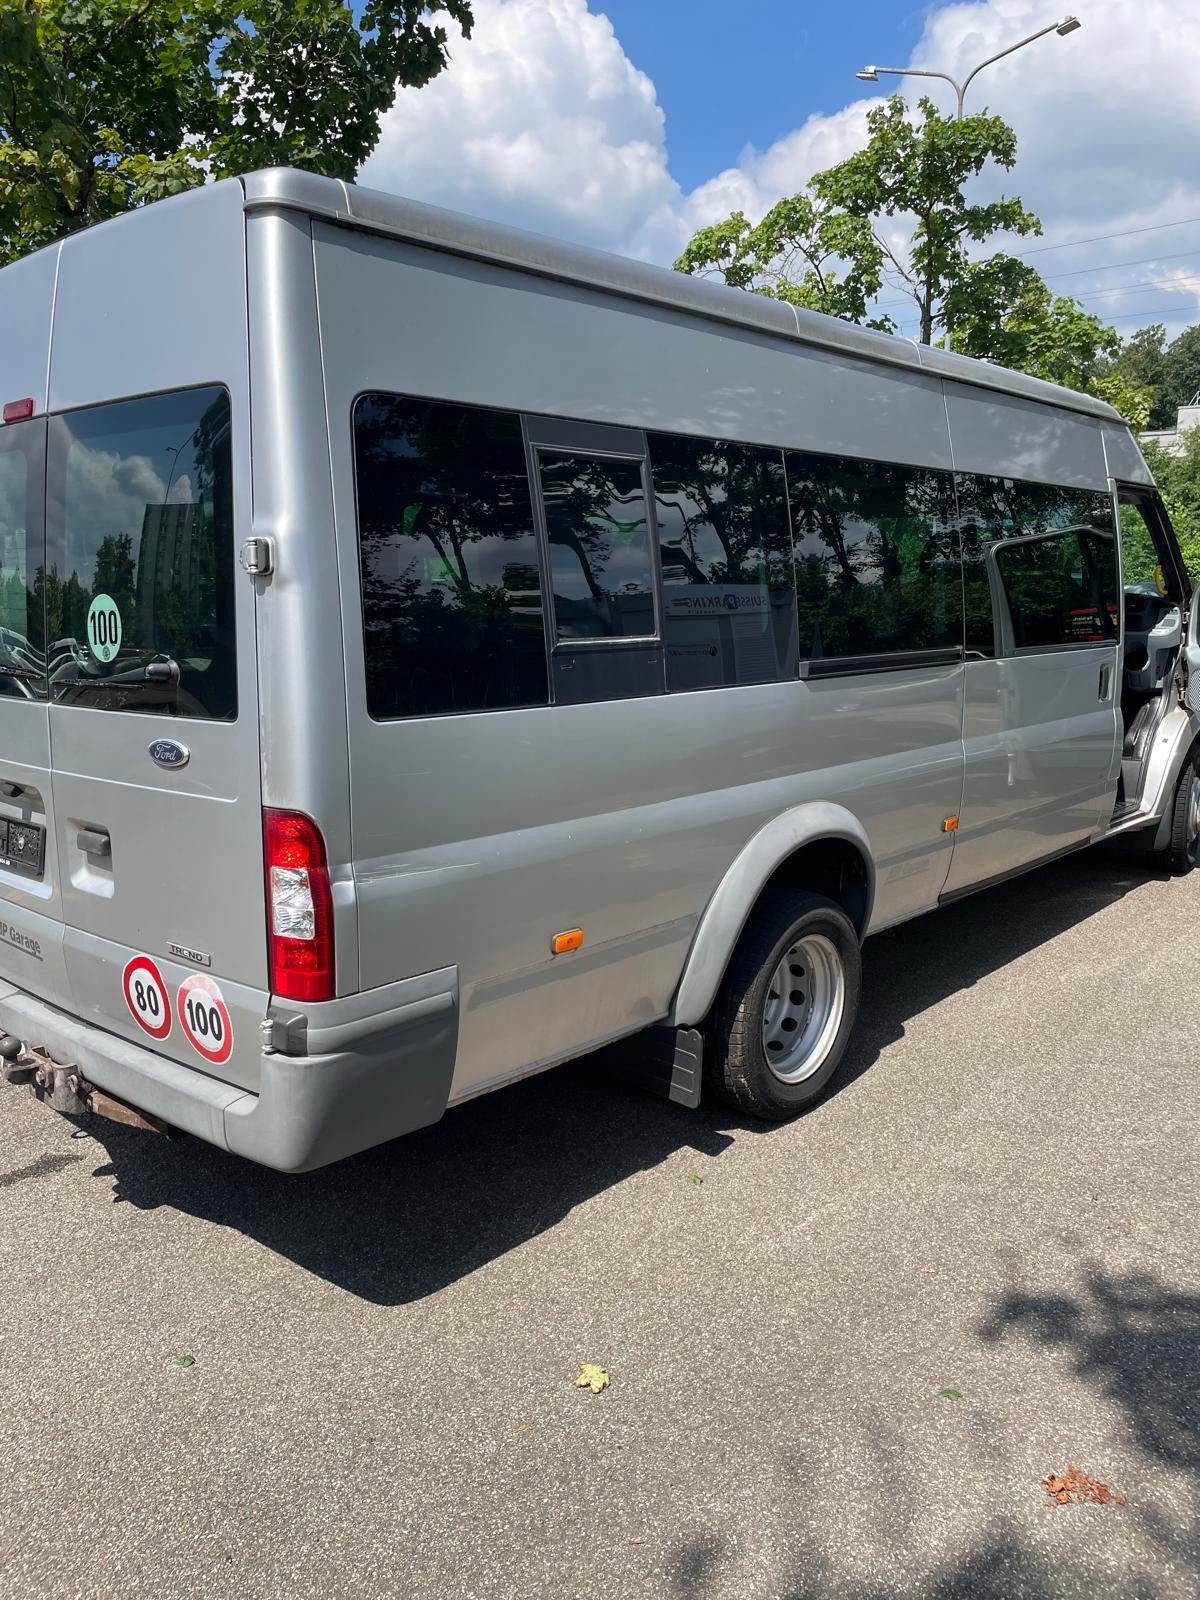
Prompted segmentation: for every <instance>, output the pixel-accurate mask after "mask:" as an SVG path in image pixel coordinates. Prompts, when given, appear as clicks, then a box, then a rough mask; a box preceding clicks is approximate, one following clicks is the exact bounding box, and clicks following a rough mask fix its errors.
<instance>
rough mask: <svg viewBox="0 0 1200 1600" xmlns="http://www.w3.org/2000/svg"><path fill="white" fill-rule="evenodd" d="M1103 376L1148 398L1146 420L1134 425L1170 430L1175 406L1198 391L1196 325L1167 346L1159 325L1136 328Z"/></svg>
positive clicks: (1199, 348)
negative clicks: (1105, 375) (1132, 388)
mask: <svg viewBox="0 0 1200 1600" xmlns="http://www.w3.org/2000/svg"><path fill="white" fill-rule="evenodd" d="M1107 375H1108V377H1109V378H1110V379H1111V380H1113V381H1115V382H1118V383H1121V384H1126V385H1129V386H1132V387H1134V388H1137V389H1140V390H1141V391H1142V392H1143V393H1144V394H1145V395H1146V396H1147V397H1148V400H1149V408H1148V414H1147V418H1146V421H1145V422H1138V423H1137V424H1136V425H1137V426H1140V427H1150V428H1173V427H1174V426H1175V420H1176V417H1177V415H1178V411H1179V407H1180V406H1186V405H1188V404H1189V403H1190V402H1191V400H1192V399H1193V398H1194V397H1195V395H1196V393H1197V392H1198V391H1200V326H1198V327H1192V328H1185V329H1184V331H1183V332H1182V333H1181V334H1180V335H1179V336H1178V338H1176V339H1174V340H1173V341H1172V342H1171V343H1170V344H1168V343H1167V330H1166V329H1165V328H1164V327H1163V325H1162V323H1161V322H1155V323H1152V324H1151V325H1150V326H1149V327H1148V328H1139V329H1138V331H1137V332H1136V333H1134V334H1131V335H1130V336H1129V338H1128V339H1126V340H1125V342H1124V344H1122V345H1121V347H1120V349H1119V350H1118V351H1117V352H1116V354H1115V355H1114V357H1113V359H1112V361H1111V362H1110V363H1109V364H1108V369H1107ZM1114 403H1115V402H1114ZM1121 409H1124V408H1123V407H1122V408H1121ZM1125 414H1126V415H1127V416H1128V415H1129V413H1128V412H1127V411H1126V413H1125Z"/></svg>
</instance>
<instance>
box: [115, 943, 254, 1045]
mask: <svg viewBox="0 0 1200 1600" xmlns="http://www.w3.org/2000/svg"><path fill="white" fill-rule="evenodd" d="M121 988H122V989H123V990H124V993H125V1004H126V1005H127V1006H128V1007H129V1014H130V1015H131V1016H132V1018H133V1020H134V1021H135V1022H136V1023H137V1025H138V1027H139V1028H141V1030H142V1031H143V1033H148V1034H149V1035H150V1037H151V1038H152V1039H155V1040H158V1041H159V1042H161V1041H162V1040H163V1039H165V1038H166V1037H167V1035H168V1034H169V1033H170V1031H171V1027H172V1024H173V1022H174V1020H175V1013H178V1016H179V1025H180V1027H181V1028H182V1029H183V1033H184V1037H185V1038H186V1039H187V1042H188V1043H189V1044H190V1045H191V1047H192V1049H193V1050H195V1051H196V1053H197V1055H200V1056H202V1057H203V1058H204V1060H205V1061H207V1062H209V1063H210V1064H211V1065H212V1066H214V1067H220V1066H224V1064H225V1062H226V1061H228V1060H229V1058H230V1056H231V1055H232V1054H233V1022H232V1020H231V1018H230V1015H229V1007H228V1006H227V1005H226V1004H225V996H224V995H223V994H222V993H221V989H220V986H219V985H218V983H217V981H216V979H215V978H210V977H208V976H206V975H205V974H204V973H201V972H194V973H191V974H190V975H189V976H188V977H186V978H185V979H184V980H183V982H182V983H181V984H180V985H179V989H178V991H177V993H176V995H175V1006H174V1011H173V1010H172V1007H171V998H170V995H169V994H168V993H167V986H166V984H165V983H164V982H163V976H162V973H161V972H160V971H159V970H158V964H157V962H155V961H154V960H153V959H152V958H151V957H150V956H145V955H137V956H133V957H132V958H131V959H130V960H129V961H127V962H126V963H125V969H124V971H123V972H122V974H121Z"/></svg>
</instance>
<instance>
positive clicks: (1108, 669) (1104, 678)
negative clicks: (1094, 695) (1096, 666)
mask: <svg viewBox="0 0 1200 1600" xmlns="http://www.w3.org/2000/svg"><path fill="white" fill-rule="evenodd" d="M1111 682H1112V665H1111V663H1110V662H1107V661H1106V662H1105V663H1104V665H1103V666H1102V667H1101V668H1100V699H1101V700H1107V699H1108V687H1109V684H1111Z"/></svg>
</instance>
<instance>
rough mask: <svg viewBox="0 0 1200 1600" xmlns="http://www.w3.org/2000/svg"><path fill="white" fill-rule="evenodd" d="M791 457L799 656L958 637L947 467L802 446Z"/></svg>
mask: <svg viewBox="0 0 1200 1600" xmlns="http://www.w3.org/2000/svg"><path fill="white" fill-rule="evenodd" d="M786 460H787V483H788V496H789V500H790V503H791V508H792V533H793V540H794V545H795V562H796V590H797V602H798V607H799V614H800V650H801V655H802V656H803V657H808V658H811V659H818V658H820V657H821V656H843V655H874V654H881V653H890V652H894V651H903V650H928V649H937V648H942V647H946V646H955V645H957V644H958V643H959V638H960V621H959V619H960V594H959V585H958V553H957V539H956V533H955V526H954V522H955V517H954V495H953V484H952V480H951V478H950V475H949V474H948V473H944V472H934V471H927V470H924V469H921V468H916V467H902V466H896V465H892V464H890V463H887V462H870V461H857V460H850V459H847V458H844V457H834V456H813V455H806V454H803V453H801V452H798V451H794V452H789V453H788V455H787V458H786Z"/></svg>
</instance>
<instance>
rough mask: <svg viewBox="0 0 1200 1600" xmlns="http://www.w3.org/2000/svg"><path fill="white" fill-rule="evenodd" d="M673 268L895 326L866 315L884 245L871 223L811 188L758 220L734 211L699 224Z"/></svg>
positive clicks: (834, 313)
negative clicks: (718, 219) (838, 208)
mask: <svg viewBox="0 0 1200 1600" xmlns="http://www.w3.org/2000/svg"><path fill="white" fill-rule="evenodd" d="M835 264H836V265H835ZM675 270H676V271H677V272H688V273H693V274H700V275H703V274H707V273H711V272H719V273H720V274H721V276H722V277H723V278H724V279H725V282H726V283H727V284H729V285H731V286H732V287H733V288H735V289H750V290H752V291H753V293H755V294H761V295H767V296H769V297H771V298H772V299H776V300H786V301H788V302H790V303H791V304H792V305H797V306H804V307H805V308H806V309H807V310H809V311H823V312H824V313H825V314H826V315H827V316H831V317H842V318H844V319H845V320H846V321H848V322H866V323H867V324H868V326H869V327H873V328H880V329H883V330H885V331H890V329H891V327H892V321H891V318H890V317H880V318H874V319H868V317H867V302H868V300H870V299H871V298H872V297H873V296H874V295H875V294H877V293H878V292H879V289H880V287H881V285H882V283H883V251H882V249H881V248H880V246H879V245H878V244H877V243H876V241H875V239H874V236H873V235H872V232H871V225H870V222H869V221H868V220H867V219H866V218H862V217H852V216H849V215H848V214H847V213H845V212H844V211H836V210H834V209H833V208H832V207H830V206H829V205H828V204H827V203H826V202H824V201H822V200H820V199H818V198H816V197H815V196H813V195H810V194H803V193H802V194H794V195H788V196H787V197H786V198H785V199H783V200H781V201H780V202H779V203H778V205H775V206H772V208H771V209H770V211H768V212H767V214H766V216H765V217H764V218H763V219H762V221H761V222H760V223H758V224H757V225H753V226H752V225H751V224H750V222H748V221H747V219H746V217H745V215H744V214H743V213H742V212H741V211H735V212H734V213H733V215H732V216H731V217H727V218H726V219H725V221H724V222H718V223H714V224H713V225H712V226H711V227H708V228H701V229H700V230H699V232H697V233H696V234H695V235H694V236H693V237H692V239H691V240H690V242H689V244H688V247H687V249H686V250H685V251H684V252H683V254H682V255H681V256H680V257H679V259H678V260H677V261H676V262H675Z"/></svg>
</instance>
